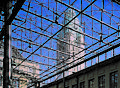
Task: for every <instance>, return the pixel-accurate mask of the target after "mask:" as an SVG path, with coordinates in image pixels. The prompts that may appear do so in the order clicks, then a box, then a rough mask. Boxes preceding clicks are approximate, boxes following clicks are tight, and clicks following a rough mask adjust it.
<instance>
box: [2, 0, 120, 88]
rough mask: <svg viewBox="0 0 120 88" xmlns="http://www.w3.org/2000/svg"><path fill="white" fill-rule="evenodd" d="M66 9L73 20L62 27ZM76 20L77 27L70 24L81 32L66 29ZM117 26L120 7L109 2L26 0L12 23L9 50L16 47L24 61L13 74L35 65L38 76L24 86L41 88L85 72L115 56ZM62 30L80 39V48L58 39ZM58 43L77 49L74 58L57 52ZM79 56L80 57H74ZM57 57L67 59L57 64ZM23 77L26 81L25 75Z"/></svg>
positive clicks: (116, 51)
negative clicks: (75, 72)
mask: <svg viewBox="0 0 120 88" xmlns="http://www.w3.org/2000/svg"><path fill="white" fill-rule="evenodd" d="M68 9H72V10H73V11H74V12H75V13H76V16H74V17H72V18H71V20H68V19H66V20H68V22H67V23H64V20H65V19H64V18H65V14H67V10H68ZM76 18H77V19H79V22H80V24H76V23H73V24H74V25H77V26H78V27H80V28H81V29H82V31H83V32H80V31H77V30H75V29H73V28H72V27H69V26H67V25H69V24H70V23H71V22H73V20H74V19H76ZM2 23H3V16H1V29H2V26H3V24H2ZM119 25H120V6H119V4H117V3H115V2H112V1H111V0H26V1H25V3H24V4H23V6H22V8H21V9H20V11H19V12H18V14H17V16H16V17H15V19H14V20H13V22H12V35H11V36H12V46H14V47H16V48H17V50H18V51H19V52H20V54H21V55H22V56H23V57H24V58H23V59H22V62H20V63H19V64H17V65H16V66H15V67H14V68H13V71H14V70H16V69H18V68H19V67H20V66H24V67H25V65H23V63H24V62H25V61H30V63H37V64H39V68H36V70H37V71H38V72H39V73H36V75H35V76H34V75H33V76H29V78H34V80H32V81H31V82H28V83H27V85H28V86H31V87H32V86H34V85H35V84H36V83H40V85H41V86H42V85H45V84H47V83H50V82H52V81H55V80H58V79H59V76H60V75H62V73H63V72H67V71H69V69H72V68H75V67H77V66H80V65H82V64H84V65H85V67H84V68H81V69H85V68H87V67H89V66H91V65H94V64H96V63H99V62H100V61H103V60H105V59H108V58H109V57H112V56H114V55H117V54H119V52H118V49H119V42H120V40H119V38H120V35H119V32H120V31H119ZM65 28H66V29H69V30H71V31H74V32H75V33H78V34H81V35H83V36H84V44H83V45H84V48H82V47H80V46H77V45H75V44H73V43H70V42H68V41H66V38H64V37H63V38H62V39H61V38H59V33H60V32H61V31H62V30H63V29H65ZM66 35H67V34H65V35H64V36H66ZM59 42H63V43H64V44H66V45H71V46H74V47H77V48H79V49H80V51H79V52H75V54H74V55H72V54H69V53H67V52H64V51H60V49H58V48H57V45H58V43H59ZM61 48H62V47H61ZM81 48H82V49H81ZM82 52H84V55H81V56H78V54H80V53H82ZM57 53H62V54H65V55H69V57H67V58H65V59H62V60H60V59H59V58H58V57H57ZM13 57H14V58H17V57H15V56H13ZM73 57H77V59H75V60H72V61H71V62H69V63H66V64H64V65H63V66H62V67H60V64H61V63H62V62H65V61H67V60H69V59H71V58H73ZM82 58H84V60H81V61H80V59H82ZM58 62H59V63H58ZM28 67H29V66H28ZM61 69H62V70H61ZM81 69H80V70H81ZM21 76H23V74H22V75H21ZM21 76H20V77H21ZM24 77H27V78H28V76H27V75H24Z"/></svg>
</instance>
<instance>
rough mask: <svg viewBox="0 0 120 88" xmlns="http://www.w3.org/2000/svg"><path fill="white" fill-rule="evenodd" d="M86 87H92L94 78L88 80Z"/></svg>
mask: <svg viewBox="0 0 120 88" xmlns="http://www.w3.org/2000/svg"><path fill="white" fill-rule="evenodd" d="M88 86H89V87H88V88H94V79H91V80H89V84H88Z"/></svg>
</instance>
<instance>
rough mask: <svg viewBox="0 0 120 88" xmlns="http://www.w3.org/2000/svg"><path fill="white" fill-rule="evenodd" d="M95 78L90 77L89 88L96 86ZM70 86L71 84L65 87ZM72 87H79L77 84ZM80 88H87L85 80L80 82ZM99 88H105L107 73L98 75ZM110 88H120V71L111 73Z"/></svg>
mask: <svg viewBox="0 0 120 88" xmlns="http://www.w3.org/2000/svg"><path fill="white" fill-rule="evenodd" d="M94 82H95V79H94V78H93V79H90V80H89V81H88V88H95V87H94ZM65 88H69V86H67V87H65ZM72 88H77V84H76V85H73V86H72ZM79 88H85V81H83V82H80V86H79ZM98 88H105V75H102V76H99V77H98ZM110 88H118V72H117V71H115V72H112V73H110Z"/></svg>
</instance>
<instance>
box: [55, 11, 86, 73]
mask: <svg viewBox="0 0 120 88" xmlns="http://www.w3.org/2000/svg"><path fill="white" fill-rule="evenodd" d="M75 16H76V13H75V11H74V10H72V9H68V10H67V11H66V13H65V18H64V25H65V24H67V23H68V22H69V21H70V20H72V19H73V18H74V17H75ZM79 25H80V21H79V19H78V18H75V19H74V20H72V21H71V22H70V23H69V24H68V25H67V27H68V28H63V29H62V30H61V32H60V33H59V34H58V36H59V39H60V40H62V41H64V42H62V41H58V43H57V48H58V50H59V51H61V52H58V53H57V59H58V60H59V61H58V63H60V61H62V60H65V61H64V62H62V63H61V64H60V65H58V66H59V67H61V66H63V65H65V64H67V63H70V62H72V61H74V60H76V59H78V58H80V57H82V56H84V54H85V53H84V51H82V50H83V49H84V47H85V45H84V35H83V34H82V33H83V31H82V29H81V27H80V26H79ZM69 28H71V29H72V30H71V29H69ZM66 42H67V43H66ZM79 52H80V53H79ZM77 53H79V54H77ZM76 54H77V55H76ZM74 55H75V56H74ZM71 56H73V57H71ZM69 57H70V59H69V60H67V58H69ZM83 59H84V58H81V59H79V60H77V61H75V62H74V63H76V62H78V61H82V60H83ZM74 63H72V64H70V65H68V66H71V65H73V64H74ZM82 68H84V65H81V66H78V67H75V68H73V69H70V70H69V71H68V72H67V73H66V74H65V75H70V74H72V72H77V71H79V70H80V69H82ZM63 69H64V68H63Z"/></svg>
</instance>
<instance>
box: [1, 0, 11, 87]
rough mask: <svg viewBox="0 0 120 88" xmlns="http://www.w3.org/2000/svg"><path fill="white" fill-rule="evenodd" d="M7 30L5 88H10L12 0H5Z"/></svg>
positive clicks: (4, 60) (4, 67) (4, 65)
mask: <svg viewBox="0 0 120 88" xmlns="http://www.w3.org/2000/svg"><path fill="white" fill-rule="evenodd" d="M5 1H6V3H5V7H4V13H5V18H4V20H5V28H4V59H3V88H10V76H11V60H10V59H11V37H10V36H11V26H10V24H8V22H7V20H8V18H9V16H10V15H11V12H12V11H11V6H12V2H11V0H9V1H7V0H5Z"/></svg>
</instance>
